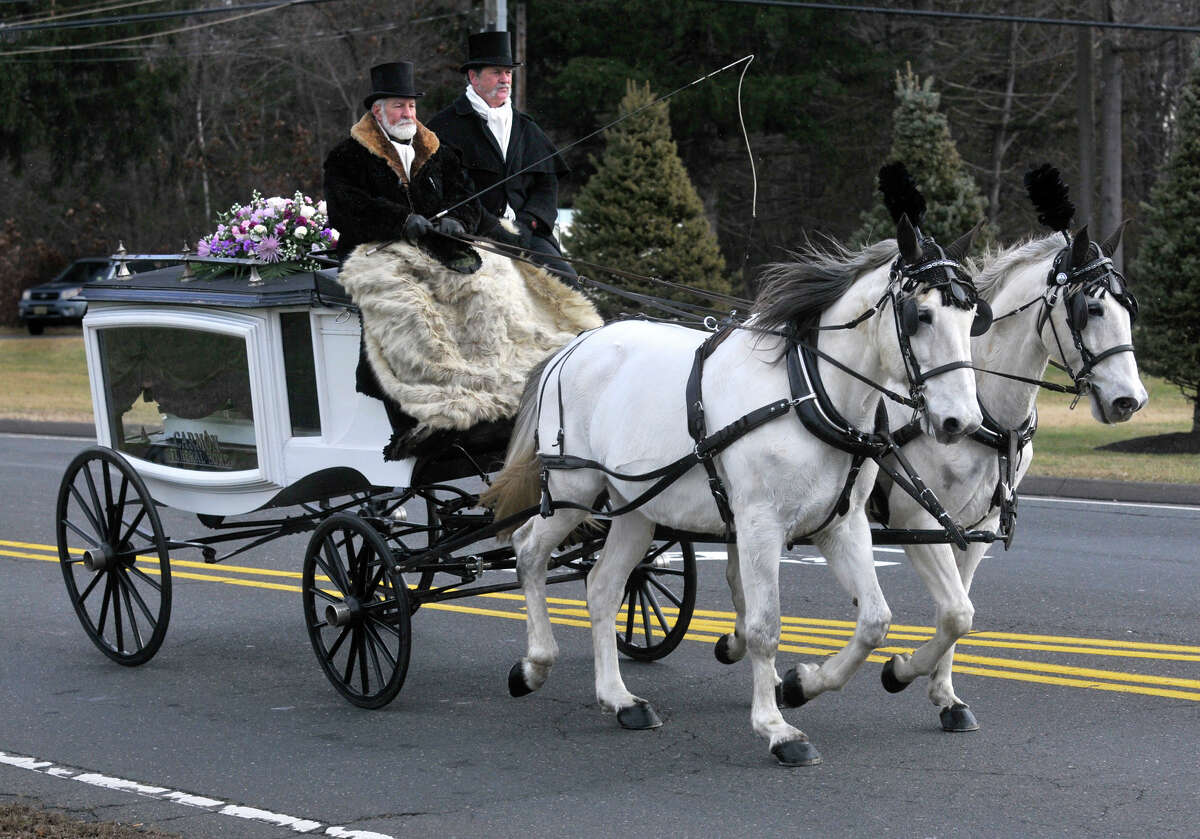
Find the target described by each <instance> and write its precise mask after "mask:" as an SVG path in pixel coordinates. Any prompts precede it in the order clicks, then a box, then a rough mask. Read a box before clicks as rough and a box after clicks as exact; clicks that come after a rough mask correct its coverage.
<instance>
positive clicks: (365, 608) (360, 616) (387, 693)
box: [303, 513, 412, 708]
mask: <svg viewBox="0 0 1200 839" xmlns="http://www.w3.org/2000/svg"><path fill="white" fill-rule="evenodd" d="M392 561H393V560H392V551H391V549H390V548H389V547H388V544H387V542H386V541H385V540H384V538H383V536H382V535H380V533H379V531H378V530H376V529H375V528H374V527H373V526H371V524H370V523H368V522H366V521H364V520H363V519H361V518H359V517H358V516H356V515H353V514H351V513H338V514H337V515H334V516H330V517H329V518H328V519H326V520H325V521H323V522H322V523H321V524H320V526H319V527H317V529H316V531H314V532H313V535H312V538H311V539H310V540H309V542H308V550H307V551H306V552H305V554H304V582H303V586H304V622H305V625H306V626H307V627H308V637H309V640H311V641H312V646H313V652H315V653H316V654H317V661H319V662H320V663H321V669H322V670H324V671H325V676H326V678H328V679H329V681H330V683H332V684H333V686H334V687H335V688H336V689H337V691H338V693H340V694H341V695H342V696H344V697H345V698H346V699H348V700H349V701H350V702H351V703H353V704H355V705H357V706H359V707H360V708H382V707H383V706H384V705H386V704H387V703H389V702H391V701H392V700H393V699H395V698H396V694H398V693H399V692H400V688H402V687H403V686H404V677H405V676H406V675H407V674H408V654H409V649H410V647H411V644H412V628H411V624H410V616H411V609H410V606H409V599H408V589H407V588H406V587H405V585H404V579H403V577H402V576H401V575H400V573H399V572H397V571H396V570H395V568H394V567H393V565H392Z"/></svg>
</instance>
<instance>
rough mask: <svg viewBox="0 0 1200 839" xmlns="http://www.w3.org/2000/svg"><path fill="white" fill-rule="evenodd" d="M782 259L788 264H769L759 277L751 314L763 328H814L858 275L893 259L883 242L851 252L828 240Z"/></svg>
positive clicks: (891, 245) (892, 246)
mask: <svg viewBox="0 0 1200 839" xmlns="http://www.w3.org/2000/svg"><path fill="white" fill-rule="evenodd" d="M788 255H789V256H790V257H792V260H791V261H790V262H772V263H770V264H768V265H766V266H764V268H763V270H762V274H761V275H760V282H761V286H760V290H759V292H758V297H757V298H756V299H755V301H754V308H753V310H752V311H753V313H754V315H755V322H756V325H758V326H761V327H763V328H764V329H777V328H780V327H784V326H789V325H791V326H796V327H797V328H799V329H805V328H807V327H808V326H811V325H813V324H815V322H816V321H817V319H818V318H819V317H820V315H821V313H822V312H823V311H825V310H826V309H828V308H829V307H830V306H832V305H833V304H834V303H835V302H836V301H837V300H838V299H840V298H841V296H842V295H843V294H845V293H846V291H847V290H848V289H849V288H850V286H852V285H854V282H855V281H856V280H857V279H858V278H859V277H861V276H862V275H864V274H866V273H869V272H870V271H873V270H875V269H876V268H879V267H881V266H883V265H886V264H888V263H889V262H891V261H892V260H894V259H895V258H896V242H895V240H894V239H885V240H883V241H882V242H876V243H875V244H873V245H867V246H866V247H865V248H863V249H862V250H859V251H851V250H849V249H848V248H846V247H845V246H844V245H842V244H841V243H839V242H837V241H836V240H834V239H828V240H826V241H825V242H824V243H823V244H821V245H817V244H814V243H813V242H812V241H811V240H810V241H807V242H806V243H805V247H804V249H803V250H800V251H789V252H788Z"/></svg>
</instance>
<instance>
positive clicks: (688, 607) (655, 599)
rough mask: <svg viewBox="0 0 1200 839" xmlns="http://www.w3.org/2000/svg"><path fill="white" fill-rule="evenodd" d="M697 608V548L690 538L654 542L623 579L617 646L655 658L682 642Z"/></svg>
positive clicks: (638, 656) (627, 652) (642, 657)
mask: <svg viewBox="0 0 1200 839" xmlns="http://www.w3.org/2000/svg"><path fill="white" fill-rule="evenodd" d="M695 608H696V551H695V549H694V548H693V547H692V543H691V542H673V541H668V542H659V541H656V542H655V543H654V544H652V545H651V546H650V550H649V551H647V552H646V556H645V558H643V559H642V561H641V562H640V563H639V564H638V566H637V567H636V568H634V569H633V572H632V573H631V574H630V575H629V579H628V580H627V581H626V582H625V602H624V604H623V605H622V608H621V611H619V612H618V613H617V649H618V650H620V651H621V652H622V653H624V654H625V655H627V656H629V657H630V658H633V659H637V660H638V661H655V660H657V659H660V658H662V657H663V656H665V655H667V654H668V653H670V652H671V651H672V650H674V649H675V648H676V647H678V646H679V642H680V641H682V640H683V636H684V634H685V633H686V632H687V629H688V624H690V623H691V621H692V612H693V610H694V609H695Z"/></svg>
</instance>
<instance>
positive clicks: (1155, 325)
mask: <svg viewBox="0 0 1200 839" xmlns="http://www.w3.org/2000/svg"><path fill="white" fill-rule="evenodd" d="M1178 113H1179V116H1178V119H1177V122H1176V126H1175V147H1174V149H1173V150H1172V152H1171V154H1170V157H1169V158H1168V160H1167V163H1166V165H1165V166H1164V167H1163V170H1162V172H1161V174H1160V176H1159V179H1158V182H1157V183H1156V184H1155V185H1154V188H1153V189H1152V190H1151V192H1150V201H1149V202H1148V203H1144V204H1142V213H1143V221H1144V224H1143V227H1144V229H1145V231H1146V232H1145V234H1144V235H1143V237H1142V240H1141V242H1140V244H1139V245H1138V255H1137V260H1136V262H1135V263H1134V265H1133V266H1132V270H1131V272H1130V273H1131V275H1132V276H1133V277H1134V280H1135V282H1136V283H1137V284H1138V286H1137V287H1138V293H1139V295H1140V296H1141V298H1142V299H1141V304H1142V307H1141V318H1140V320H1139V322H1138V324H1139V326H1138V331H1137V340H1136V342H1135V343H1136V345H1137V358H1138V363H1139V364H1140V365H1141V366H1142V368H1143V369H1145V370H1146V372H1148V373H1152V374H1154V375H1156V376H1162V377H1163V378H1165V379H1166V380H1167V381H1169V382H1171V383H1172V384H1175V385H1178V386H1179V389H1180V390H1181V391H1182V392H1183V395H1184V396H1186V397H1187V398H1188V399H1190V400H1192V434H1193V435H1200V326H1198V324H1200V240H1197V238H1196V219H1197V218H1200V61H1197V62H1196V64H1195V66H1194V67H1193V69H1192V73H1191V77H1190V78H1189V79H1188V82H1187V85H1186V86H1185V87H1184V89H1183V91H1182V93H1181V95H1180V103H1179V112H1178Z"/></svg>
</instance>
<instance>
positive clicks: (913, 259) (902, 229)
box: [896, 213, 921, 265]
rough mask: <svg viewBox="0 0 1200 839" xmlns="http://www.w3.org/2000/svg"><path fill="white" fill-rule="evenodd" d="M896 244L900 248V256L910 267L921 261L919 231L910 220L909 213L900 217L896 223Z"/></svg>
mask: <svg viewBox="0 0 1200 839" xmlns="http://www.w3.org/2000/svg"><path fill="white" fill-rule="evenodd" d="M896 244H897V245H899V246H900V256H902V257H904V261H905V262H907V263H908V264H909V265H915V264H916V263H918V262H920V261H921V245H920V243H919V242H918V241H917V231H916V230H915V229H914V228H913V226H912V224H911V223H910V222H909V220H908V213H904V214H902V215H901V216H900V221H898V222H896Z"/></svg>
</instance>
